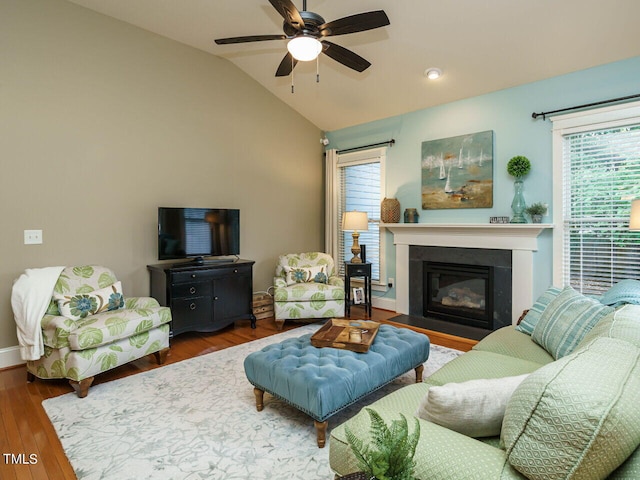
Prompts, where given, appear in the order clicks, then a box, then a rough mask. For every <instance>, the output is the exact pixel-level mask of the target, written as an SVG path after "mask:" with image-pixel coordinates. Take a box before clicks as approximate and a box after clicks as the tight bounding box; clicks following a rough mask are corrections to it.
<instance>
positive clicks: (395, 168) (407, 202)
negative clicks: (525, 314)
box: [327, 57, 640, 298]
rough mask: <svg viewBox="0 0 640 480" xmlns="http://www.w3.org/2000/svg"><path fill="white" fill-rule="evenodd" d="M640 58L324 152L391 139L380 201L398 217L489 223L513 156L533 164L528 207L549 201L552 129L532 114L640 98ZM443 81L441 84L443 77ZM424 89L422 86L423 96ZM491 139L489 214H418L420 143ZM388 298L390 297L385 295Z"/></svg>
mask: <svg viewBox="0 0 640 480" xmlns="http://www.w3.org/2000/svg"><path fill="white" fill-rule="evenodd" d="M639 80H640V57H634V58H631V59H628V60H623V61H619V62H615V63H611V64H607V65H601V66H598V67H594V68H590V69H587V70H582V71H579V72H574V73H570V74H567V75H562V76H558V77H554V78H550V79H547V80H543V81H539V82H534V83H530V84H526V85H522V86H518V87H514V88H509V89H505V90H501V91H498V92H494V93H490V94H486V95H481V96H478V97H472V98H467V99H464V100H459V101H456V102H452V103H448V104H445V105H440V106H436V107H432V108H427V109H424V110H419V111H415V112H409V113H405V114H403V115H399V116H394V117H390V118H385V119H382V120H377V121H374V122H370V123H366V124H362V125H356V126H353V127H348V128H344V129H341V130H336V131H333V132H327V138H328V139H329V141H330V148H336V149H338V150H340V149H346V148H351V147H356V146H360V145H367V144H371V143H376V142H381V141H385V140H389V139H391V138H394V139H395V140H396V143H395V145H394V146H393V147H392V148H389V150H388V152H387V166H386V196H387V197H396V198H397V199H398V200H399V201H400V205H401V210H402V211H404V209H405V208H408V207H415V208H418V212H419V213H420V223H485V222H486V223H488V222H489V217H491V216H511V200H512V198H513V178H512V177H510V176H509V175H508V174H507V172H506V164H507V162H508V161H509V159H510V158H511V157H513V156H515V155H524V156H526V157H528V158H529V159H530V160H531V163H532V168H531V172H530V173H529V175H527V177H525V187H524V196H525V199H526V201H527V204H530V203H533V202H538V201H540V202H545V203H548V204H549V207H550V208H549V215H548V216H547V217H545V219H544V220H543V221H545V222H550V221H551V218H552V211H553V208H560V206H554V205H552V204H551V200H552V152H551V148H552V145H551V142H552V140H551V126H552V125H551V122H550V121H549V120H546V121H545V120H542V118H539V119H538V120H534V119H533V118H532V117H531V114H532V112H543V111H551V110H557V109H560V108H566V107H572V106H575V105H581V104H585V103H591V102H598V101H602V100H608V99H610V98H617V97H623V96H628V95H635V94H640V81H639ZM441 81H446V77H443V78H442V80H441ZM428 88H429V85H425V89H428ZM486 130H493V132H494V151H493V159H494V171H493V182H494V190H493V207H492V208H481V209H450V210H449V209H448V210H422V209H421V198H420V187H421V165H420V163H421V145H422V142H423V141H426V140H435V139H438V138H447V137H453V136H457V135H464V134H469V133H475V132H482V131H486ZM385 235H386V236H387V238H386V249H385V253H384V254H385V260H386V268H387V272H386V275H387V277H395V246H394V245H393V237H392V235H391V234H390V233H389V232H386V233H385ZM534 260H535V264H534V288H535V291H534V292H533V294H534V298H536V297H537V296H538V295H539V294H540V293H542V292H543V291H544V289H546V288H547V287H548V286H549V285H550V284H551V282H552V260H553V259H552V233H551V232H550V231H547V232H546V233H543V234H542V235H541V237H540V241H539V250H538V251H537V252H535V253H534ZM385 297H386V298H391V297H395V292H394V291H391V292H388V293H387V294H386V295H385Z"/></svg>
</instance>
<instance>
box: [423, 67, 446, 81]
mask: <svg viewBox="0 0 640 480" xmlns="http://www.w3.org/2000/svg"><path fill="white" fill-rule="evenodd" d="M424 76H425V77H427V78H428V79H429V80H436V79H438V78H440V77H441V76H442V70H440V69H439V68H435V67H432V68H427V69H426V70H425V71H424Z"/></svg>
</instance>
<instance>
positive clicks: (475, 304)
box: [423, 262, 493, 330]
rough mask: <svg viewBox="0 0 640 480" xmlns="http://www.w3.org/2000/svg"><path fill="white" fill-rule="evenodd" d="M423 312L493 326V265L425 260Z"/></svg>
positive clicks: (449, 319) (430, 315) (483, 326)
mask: <svg viewBox="0 0 640 480" xmlns="http://www.w3.org/2000/svg"><path fill="white" fill-rule="evenodd" d="M423 272H424V280H423V285H424V289H423V292H424V300H423V307H424V316H425V317H434V318H440V319H442V320H448V321H451V322H454V323H459V324H462V325H471V326H473V327H479V328H486V329H489V330H492V326H493V295H492V292H493V267H490V266H486V265H465V264H457V263H441V262H425V265H424V267H423Z"/></svg>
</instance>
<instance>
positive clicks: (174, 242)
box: [158, 207, 240, 262]
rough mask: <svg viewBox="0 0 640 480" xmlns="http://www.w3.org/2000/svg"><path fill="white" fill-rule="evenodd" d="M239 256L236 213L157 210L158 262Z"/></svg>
mask: <svg viewBox="0 0 640 480" xmlns="http://www.w3.org/2000/svg"><path fill="white" fill-rule="evenodd" d="M239 254H240V210H238V209H229V208H175V207H158V259H159V260H176V259H186V258H193V259H194V260H195V261H197V262H203V261H204V258H205V257H221V256H227V255H239Z"/></svg>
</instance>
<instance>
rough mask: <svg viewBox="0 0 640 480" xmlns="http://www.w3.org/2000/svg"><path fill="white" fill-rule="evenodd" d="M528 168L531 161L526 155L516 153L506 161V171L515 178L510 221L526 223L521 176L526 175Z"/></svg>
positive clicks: (529, 168)
mask: <svg viewBox="0 0 640 480" xmlns="http://www.w3.org/2000/svg"><path fill="white" fill-rule="evenodd" d="M530 170H531V162H530V161H529V159H528V158H527V157H524V156H522V155H517V156H515V157H513V158H511V160H509V162H508V163H507V173H508V174H509V175H511V176H512V177H514V178H515V179H516V181H515V182H514V187H515V194H514V196H513V201H512V202H511V210H512V211H513V218H512V219H511V223H527V220H526V219H525V218H524V215H523V214H524V209H525V208H526V206H527V204H526V203H525V200H524V196H523V195H522V188H523V187H524V184H523V182H522V177H524V176H525V175H527V174H528V173H529V171H530Z"/></svg>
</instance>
